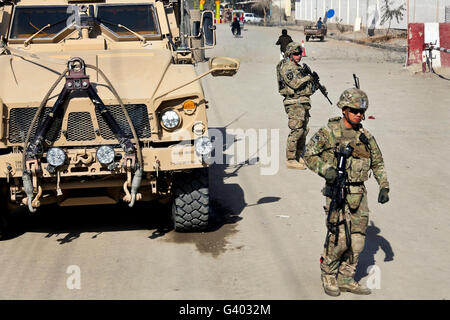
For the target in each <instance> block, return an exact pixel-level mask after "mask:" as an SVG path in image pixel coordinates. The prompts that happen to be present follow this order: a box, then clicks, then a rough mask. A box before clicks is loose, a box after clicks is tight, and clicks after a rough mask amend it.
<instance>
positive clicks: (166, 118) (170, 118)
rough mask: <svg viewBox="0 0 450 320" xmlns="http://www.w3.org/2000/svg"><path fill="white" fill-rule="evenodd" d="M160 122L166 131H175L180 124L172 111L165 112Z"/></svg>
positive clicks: (176, 115) (176, 114) (178, 117)
mask: <svg viewBox="0 0 450 320" xmlns="http://www.w3.org/2000/svg"><path fill="white" fill-rule="evenodd" d="M161 122H162V125H163V126H164V127H165V128H166V129H169V130H171V129H175V128H176V127H177V126H178V125H179V124H180V116H179V115H178V113H176V112H175V111H173V110H167V111H165V112H164V113H163V114H162V116H161Z"/></svg>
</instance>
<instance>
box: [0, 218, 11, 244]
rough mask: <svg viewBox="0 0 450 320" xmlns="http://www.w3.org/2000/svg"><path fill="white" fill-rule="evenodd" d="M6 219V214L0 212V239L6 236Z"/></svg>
mask: <svg viewBox="0 0 450 320" xmlns="http://www.w3.org/2000/svg"><path fill="white" fill-rule="evenodd" d="M8 228H9V225H8V220H7V217H6V215H5V214H4V213H3V212H2V213H0V240H3V239H5V238H7V237H8Z"/></svg>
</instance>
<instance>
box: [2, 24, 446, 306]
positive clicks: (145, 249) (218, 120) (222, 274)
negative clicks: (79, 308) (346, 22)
mask: <svg viewBox="0 0 450 320" xmlns="http://www.w3.org/2000/svg"><path fill="white" fill-rule="evenodd" d="M246 28H247V30H246V31H244V32H243V37H242V38H234V37H233V36H232V35H231V32H230V30H229V27H228V26H227V25H219V26H218V30H217V33H218V44H217V47H216V48H215V49H213V50H211V51H207V56H208V57H212V56H214V55H216V56H219V55H220V56H232V57H237V58H239V59H240V60H241V68H240V70H239V72H238V74H237V75H236V76H235V77H233V78H211V77H209V78H205V79H204V80H203V81H202V83H203V86H204V89H205V91H206V97H207V100H208V101H209V102H210V103H209V104H210V109H209V118H210V127H211V128H216V129H217V130H216V132H222V133H223V134H224V135H226V136H228V137H229V138H231V139H229V143H226V142H225V143H224V144H223V148H224V149H225V151H226V153H228V154H229V155H236V151H235V147H236V145H237V143H238V142H239V141H241V140H242V137H240V136H239V132H238V131H236V130H238V129H242V130H247V132H257V133H258V134H261V137H258V146H257V148H256V151H255V150H250V148H247V149H249V150H248V151H247V152H243V153H241V154H240V155H243V156H244V157H243V158H244V160H248V161H246V162H243V163H236V162H233V161H228V162H227V163H224V164H215V165H213V166H212V167H211V169H210V184H211V186H210V194H211V197H212V201H211V206H212V208H213V213H212V226H211V229H210V230H208V232H205V233H197V234H177V233H174V232H173V231H171V230H170V229H167V219H166V218H165V217H166V215H167V213H168V210H167V208H164V207H161V206H156V205H152V206H148V205H140V206H138V207H137V208H135V209H134V210H131V211H130V210H128V209H127V208H126V207H125V206H121V207H101V208H98V207H88V208H83V211H82V212H80V211H78V210H76V209H73V210H64V211H63V210H61V209H58V208H54V209H49V210H48V211H47V212H41V214H40V215H38V216H36V217H34V218H33V219H31V220H30V221H29V224H28V225H27V229H26V231H27V232H26V233H24V234H21V235H19V236H17V237H15V238H13V239H11V240H8V241H3V242H1V243H0V256H1V257H2V259H1V260H0V270H2V272H1V273H0V288H2V290H1V291H0V298H1V299H329V298H330V297H329V296H327V295H325V294H324V293H323V290H322V288H321V284H320V280H319V278H320V271H319V257H320V254H321V251H322V246H323V240H324V237H325V226H324V219H325V217H324V214H323V209H322V205H323V197H322V196H321V194H320V190H321V188H322V185H323V180H322V179H321V178H320V177H318V176H317V175H315V174H313V173H312V172H309V171H295V170H288V169H287V168H285V167H284V144H285V140H286V136H287V134H288V128H287V119H286V115H285V113H284V110H283V106H282V99H281V97H280V95H279V94H278V92H277V84H276V77H275V65H276V64H277V62H278V56H279V51H278V48H277V47H276V46H275V45H274V44H275V42H276V39H277V37H278V35H279V34H280V33H281V32H280V30H279V29H277V28H264V27H256V26H246ZM290 33H291V35H292V36H293V38H294V40H300V41H301V40H302V39H303V33H302V32H297V31H290ZM306 53H307V57H306V58H304V62H306V63H308V64H309V65H310V67H311V68H312V69H313V70H316V71H317V72H318V73H319V75H320V77H321V81H322V82H323V84H324V85H325V86H326V87H327V89H328V91H329V95H330V99H331V100H332V101H333V103H336V102H337V99H338V97H339V95H340V93H341V92H342V91H343V90H344V89H346V88H349V87H352V86H353V78H352V74H353V73H356V74H357V75H358V76H359V77H360V81H361V86H362V89H363V90H365V91H366V92H367V93H368V95H369V100H370V106H369V111H368V116H372V117H373V118H374V119H367V120H366V121H365V126H366V128H368V129H369V130H370V131H371V132H372V133H373V134H374V135H375V137H376V138H377V141H378V143H379V145H380V147H381V149H382V151H383V155H384V158H385V162H386V168H387V171H388V177H389V180H390V183H391V193H390V197H391V201H390V202H388V203H387V204H385V205H380V204H378V203H377V202H376V199H377V195H378V186H377V185H376V182H375V180H374V179H373V178H372V179H371V180H370V181H369V182H368V183H367V187H368V191H369V207H370V209H371V217H370V220H371V224H370V226H369V229H368V230H367V241H366V247H365V250H364V252H363V254H362V256H361V260H360V264H359V266H358V270H357V277H358V279H360V280H361V281H362V282H363V283H367V281H368V280H370V279H371V275H369V274H368V273H367V268H368V267H369V266H371V265H376V266H377V267H378V269H377V270H378V273H377V275H378V278H377V279H378V280H379V283H378V284H379V289H375V290H374V292H373V294H372V295H371V296H368V297H366V296H354V295H351V294H343V295H341V296H340V297H338V298H337V299H449V298H450V279H449V278H448V277H447V273H448V271H447V270H448V269H449V265H450V257H448V255H446V254H445V253H446V248H448V246H449V245H450V241H449V237H448V230H449V224H450V216H449V215H448V207H449V203H450V196H449V195H450V187H449V184H448V181H449V180H450V170H449V164H448V161H447V159H448V158H449V157H450V149H449V142H448V141H449V132H448V128H449V127H450V126H449V125H450V123H449V122H450V120H449V119H450V111H449V108H448V106H449V105H450V95H449V90H448V88H449V83H448V82H447V81H444V80H442V79H440V78H438V77H436V76H432V75H429V74H428V75H422V74H419V73H417V74H413V73H410V72H408V71H406V70H405V69H404V68H403V66H402V63H403V62H404V59H405V56H404V55H403V54H401V53H398V52H389V51H385V50H380V49H374V48H369V47H365V46H361V45H357V44H354V43H346V42H343V41H335V40H332V39H327V41H325V42H323V43H319V42H309V43H308V44H307V45H306ZM197 68H198V72H199V73H200V72H202V71H205V70H206V69H207V63H200V64H199V65H198V67H197ZM312 104H313V108H312V110H311V116H312V117H311V120H310V128H311V131H310V134H309V137H310V136H311V135H312V134H314V132H315V131H316V130H318V129H319V128H320V127H321V126H323V125H324V124H325V123H326V121H327V119H328V118H330V117H334V116H337V115H339V110H338V109H337V107H335V106H330V105H329V104H328V102H327V101H326V100H325V99H324V98H323V97H322V96H321V95H320V93H316V94H315V95H314V96H313V99H312ZM264 130H266V131H264ZM270 133H272V134H273V136H270ZM264 135H265V136H266V138H269V139H270V140H269V141H267V144H266V143H265V141H264V139H263V138H264ZM266 145H269V146H270V148H269V150H270V151H271V152H270V153H269V155H270V156H272V157H273V158H272V161H271V162H268V163H266V164H264V163H263V160H265V158H264V151H265V150H264V147H265V146H266ZM253 160H255V161H253ZM270 165H272V167H273V168H274V169H275V170H274V171H273V174H271V175H262V169H264V168H266V169H267V168H268V167H270ZM71 266H77V267H79V270H80V271H81V282H80V283H81V288H80V289H68V286H67V281H68V280H70V278H69V277H70V275H71V273H70V270H73V269H71ZM68 271H69V273H68Z"/></svg>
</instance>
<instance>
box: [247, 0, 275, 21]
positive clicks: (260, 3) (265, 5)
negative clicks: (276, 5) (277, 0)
mask: <svg viewBox="0 0 450 320" xmlns="http://www.w3.org/2000/svg"><path fill="white" fill-rule="evenodd" d="M271 2H272V0H257V2H256V3H255V4H253V5H252V8H257V9H260V10H262V11H263V13H264V25H266V24H267V14H268V11H269V10H270V4H271Z"/></svg>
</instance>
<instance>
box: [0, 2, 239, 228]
mask: <svg viewBox="0 0 450 320" xmlns="http://www.w3.org/2000/svg"><path fill="white" fill-rule="evenodd" d="M198 39H202V41H201V43H203V44H204V47H203V48H199V47H196V48H194V47H193V46H192V43H193V42H194V40H198ZM195 42H196V43H200V42H199V41H195ZM214 45H215V26H214V23H213V13H212V12H210V11H204V12H202V13H201V19H200V21H190V17H189V10H188V8H187V5H186V4H185V2H184V0H163V1H159V0H147V1H142V0H94V1H88V0H84V1H75V0H74V1H71V0H68V1H64V0H42V1H33V0H21V1H19V0H15V1H11V0H0V186H1V196H0V201H1V208H0V215H1V219H0V221H1V222H0V226H1V232H0V233H1V234H2V235H5V234H6V231H7V230H8V229H7V227H8V217H9V215H8V213H9V212H11V211H12V210H15V209H16V208H17V207H18V206H20V205H24V206H26V207H27V208H28V210H29V211H30V212H31V213H33V212H35V211H36V210H38V208H40V210H42V209H43V208H45V205H47V204H55V203H57V204H58V205H59V206H81V205H102V204H116V203H118V202H120V201H124V202H127V203H128V204H129V206H130V207H132V206H133V205H134V204H135V202H136V201H150V200H154V199H160V200H165V201H172V203H173V205H172V213H171V217H172V221H173V226H174V229H175V230H176V231H196V230H203V229H204V228H206V227H207V225H208V218H209V192H208V166H209V165H208V163H209V161H208V159H209V157H210V154H211V152H212V143H211V141H210V139H209V137H208V120H207V114H206V109H207V108H208V101H207V98H206V97H205V96H204V93H203V88H202V85H201V83H200V81H199V80H200V78H202V77H204V76H206V75H208V74H212V75H213V76H232V75H234V74H235V73H236V72H237V70H238V68H239V61H238V60H235V59H232V58H227V57H214V58H211V59H210V60H209V70H208V71H207V72H205V73H203V74H200V75H197V74H196V72H195V69H194V64H193V63H194V58H193V54H192V51H193V50H194V49H196V50H203V49H205V48H210V47H213V46H214ZM149 212H150V211H149Z"/></svg>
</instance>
